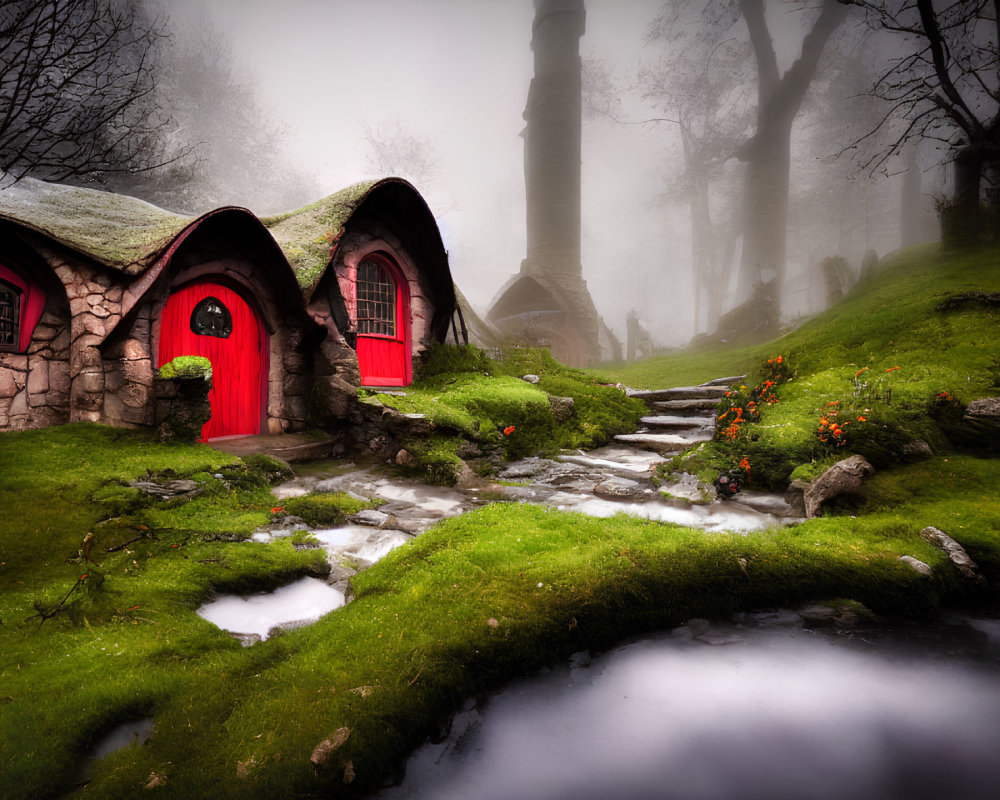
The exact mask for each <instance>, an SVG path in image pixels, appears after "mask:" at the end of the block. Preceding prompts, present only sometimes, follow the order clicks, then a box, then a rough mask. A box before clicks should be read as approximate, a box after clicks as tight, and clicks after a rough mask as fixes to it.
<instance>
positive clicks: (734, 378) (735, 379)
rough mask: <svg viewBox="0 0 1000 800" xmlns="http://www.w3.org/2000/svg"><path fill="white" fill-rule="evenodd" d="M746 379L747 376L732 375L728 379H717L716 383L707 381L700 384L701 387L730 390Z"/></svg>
mask: <svg viewBox="0 0 1000 800" xmlns="http://www.w3.org/2000/svg"><path fill="white" fill-rule="evenodd" d="M746 379H747V376H746V375H731V376H730V377H728V378H716V379H715V380H714V381H705V382H704V383H702V384H699V386H725V387H727V388H728V387H730V386H735V385H738V384H741V383H743V381H745V380H746Z"/></svg>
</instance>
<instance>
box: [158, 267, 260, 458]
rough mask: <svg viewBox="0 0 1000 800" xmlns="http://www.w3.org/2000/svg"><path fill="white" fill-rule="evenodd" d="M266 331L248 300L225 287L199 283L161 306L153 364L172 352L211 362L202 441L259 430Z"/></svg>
mask: <svg viewBox="0 0 1000 800" xmlns="http://www.w3.org/2000/svg"><path fill="white" fill-rule="evenodd" d="M267 353H268V348H267V332H266V331H265V329H264V324H263V322H262V321H261V319H260V317H259V316H258V315H257V313H256V312H255V311H254V310H253V308H251V307H250V304H249V303H247V301H246V300H244V299H243V297H241V296H240V295H239V294H238V293H237V292H235V291H233V290H232V289H230V288H229V287H228V286H223V285H222V284H219V283H213V282H211V281H199V282H197V283H192V284H188V285H187V286H184V287H182V288H181V289H178V290H177V291H176V292H174V293H173V294H172V295H170V297H169V298H167V302H166V305H165V306H164V307H163V315H162V317H161V318H160V349H159V354H158V358H157V364H158V365H159V366H163V365H164V364H166V363H167V362H168V361H170V360H171V359H173V358H176V357H177V356H204V357H205V358H207V359H208V360H209V361H211V362H212V389H211V391H210V392H209V394H208V398H209V401H210V402H211V404H212V417H211V418H210V419H209V420H208V422H206V423H205V425H204V427H202V429H201V438H202V439H203V440H208V439H215V438H217V437H220V436H240V435H246V434H256V433H260V430H261V423H262V421H263V418H264V413H265V406H264V398H265V397H266V396H267V395H266V391H265V389H266V387H267Z"/></svg>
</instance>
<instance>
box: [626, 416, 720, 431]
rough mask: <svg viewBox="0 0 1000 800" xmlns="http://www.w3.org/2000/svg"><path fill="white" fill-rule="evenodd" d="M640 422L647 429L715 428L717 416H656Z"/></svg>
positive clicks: (643, 418)
mask: <svg viewBox="0 0 1000 800" xmlns="http://www.w3.org/2000/svg"><path fill="white" fill-rule="evenodd" d="M639 422H640V423H641V424H642V425H645V426H646V427H647V428H683V429H690V428H714V427H715V414H699V415H691V416H678V415H676V414H654V415H652V416H648V417H642V418H641V419H640V420H639Z"/></svg>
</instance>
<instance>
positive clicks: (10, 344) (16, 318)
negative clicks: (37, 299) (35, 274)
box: [0, 281, 21, 350]
mask: <svg viewBox="0 0 1000 800" xmlns="http://www.w3.org/2000/svg"><path fill="white" fill-rule="evenodd" d="M20 333H21V291H20V289H18V288H17V287H16V286H11V284H9V283H7V282H6V281H0V350H16V349H17V348H18V345H19V344H20V342H19V338H20Z"/></svg>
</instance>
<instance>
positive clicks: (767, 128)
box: [740, 116, 792, 330]
mask: <svg viewBox="0 0 1000 800" xmlns="http://www.w3.org/2000/svg"><path fill="white" fill-rule="evenodd" d="M791 135H792V117H791V116H787V117H785V118H779V119H775V118H772V119H770V120H765V121H764V126H763V127H761V128H760V129H759V130H758V138H757V143H758V146H757V147H755V148H754V149H753V150H752V151H751V152H749V153H747V154H746V155H745V158H746V175H745V179H744V180H745V184H744V192H743V203H744V228H743V230H744V234H743V254H742V257H741V261H740V296H741V297H747V296H749V297H750V300H751V302H752V304H753V305H754V307H755V308H756V309H757V311H758V312H759V316H755V319H756V320H757V321H758V323H759V324H757V325H755V328H756V329H757V330H765V329H769V328H773V327H776V326H777V322H778V317H779V314H780V310H781V286H782V283H783V282H784V278H785V248H786V240H787V233H788V189H789V164H790V160H791V156H790V150H791Z"/></svg>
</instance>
